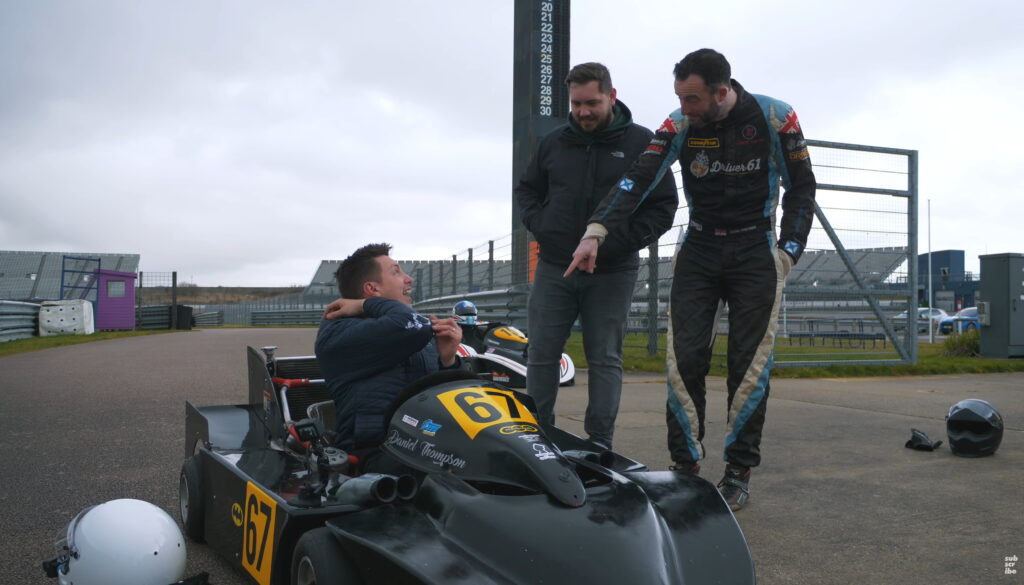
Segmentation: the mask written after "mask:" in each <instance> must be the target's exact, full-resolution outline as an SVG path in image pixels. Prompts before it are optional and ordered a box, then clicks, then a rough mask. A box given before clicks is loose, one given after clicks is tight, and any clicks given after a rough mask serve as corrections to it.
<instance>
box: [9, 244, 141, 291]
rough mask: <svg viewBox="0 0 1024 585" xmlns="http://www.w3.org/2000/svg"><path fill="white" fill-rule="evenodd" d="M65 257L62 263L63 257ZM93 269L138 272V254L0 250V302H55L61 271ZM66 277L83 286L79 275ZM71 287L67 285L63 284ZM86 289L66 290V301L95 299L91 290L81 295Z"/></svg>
mask: <svg viewBox="0 0 1024 585" xmlns="http://www.w3.org/2000/svg"><path fill="white" fill-rule="evenodd" d="M65 257H68V261H67V262H65V261H64V258H65ZM71 258H98V259H99V261H100V263H99V265H98V266H97V265H96V263H95V262H84V261H81V260H71ZM96 268H102V269H105V270H118V271H121V272H138V269H139V255H138V254H99V253H93V252H20V251H11V250H0V299H8V300H56V299H60V298H61V278H62V274H61V272H62V270H64V269H68V270H75V271H85V270H88V271H92V270H94V269H96ZM69 278H73V279H74V281H75V282H74V284H75V285H77V286H81V285H83V284H87V282H86V280H87V277H86V275H84V274H83V273H82V272H76V273H73V275H72V276H69ZM66 284H71V283H66ZM85 292H86V289H83V288H78V289H73V290H71V291H69V293H70V294H71V296H70V297H69V298H86V299H89V300H92V301H95V300H96V291H95V287H93V288H92V290H91V291H88V294H87V295H86V296H84V297H83V296H82V293H85Z"/></svg>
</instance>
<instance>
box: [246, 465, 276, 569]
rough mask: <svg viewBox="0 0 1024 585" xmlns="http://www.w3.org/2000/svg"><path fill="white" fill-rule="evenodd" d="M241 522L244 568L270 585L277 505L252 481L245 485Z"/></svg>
mask: <svg viewBox="0 0 1024 585" xmlns="http://www.w3.org/2000/svg"><path fill="white" fill-rule="evenodd" d="M243 507H244V510H245V514H244V516H245V519H244V521H243V523H242V531H243V535H242V567H244V568H245V570H246V571H249V574H250V575H252V576H253V578H254V579H256V581H257V582H258V583H259V584H260V585H270V569H271V567H272V566H273V560H274V559H273V556H274V520H275V517H276V515H277V502H275V501H274V499H273V498H271V497H270V496H269V495H267V494H265V493H263V490H261V489H260V488H258V487H256V484H254V483H252V482H251V481H250V482H248V483H247V484H246V486H245V505H244V506H243Z"/></svg>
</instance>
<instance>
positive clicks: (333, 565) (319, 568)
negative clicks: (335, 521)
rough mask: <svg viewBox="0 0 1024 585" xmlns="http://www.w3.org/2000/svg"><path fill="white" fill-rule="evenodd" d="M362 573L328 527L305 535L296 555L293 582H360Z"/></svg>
mask: <svg viewBox="0 0 1024 585" xmlns="http://www.w3.org/2000/svg"><path fill="white" fill-rule="evenodd" d="M359 583H360V580H359V573H357V572H356V569H355V567H354V566H353V565H352V561H350V560H349V558H348V555H347V554H346V553H345V551H344V550H343V549H342V548H341V545H339V544H338V541H337V539H336V538H335V537H334V535H333V534H331V529H330V528H327V527H326V526H322V527H320V528H316V529H313V530H310V531H309V532H307V533H305V534H303V535H302V538H300V539H299V542H298V544H296V545H295V553H294V554H293V555H292V585H359Z"/></svg>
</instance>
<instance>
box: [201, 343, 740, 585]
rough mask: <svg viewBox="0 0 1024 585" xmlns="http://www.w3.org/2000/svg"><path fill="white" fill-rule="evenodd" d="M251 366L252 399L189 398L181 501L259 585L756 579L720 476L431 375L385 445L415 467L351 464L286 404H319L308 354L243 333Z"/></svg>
mask: <svg viewBox="0 0 1024 585" xmlns="http://www.w3.org/2000/svg"><path fill="white" fill-rule="evenodd" d="M265 349H267V348H265ZM268 353H270V354H271V355H267V354H268ZM249 367H250V369H249V375H250V392H249V403H248V404H242V405H235V406H206V407H195V406H193V405H191V404H186V453H185V455H186V460H185V464H184V466H183V469H182V480H181V508H182V510H181V512H182V520H183V524H184V526H185V532H186V533H187V534H188V535H189V536H190V537H192V538H193V539H195V540H200V541H205V542H206V543H208V544H209V546H211V547H213V548H214V549H215V550H216V551H217V552H218V553H219V554H220V555H222V556H223V557H224V558H225V559H227V560H228V561H229V562H231V563H233V564H234V565H235V566H236V567H237V568H238V569H239V570H240V571H241V572H242V573H243V574H245V575H247V576H248V577H249V578H250V579H251V580H252V581H253V582H255V583H260V584H261V585H270V584H286V583H295V584H299V583H301V584H303V585H307V584H311V583H321V584H330V583H339V584H341V583H344V584H346V585H355V584H357V583H358V584H367V585H370V584H375V583H388V584H399V583H410V584H435V583H436V584H442V583H444V584H452V583H455V584H459V583H465V584H469V583H473V584H502V585H508V584H520V583H522V584H526V583H587V584H588V585H589V584H595V585H597V584H603V583H607V584H613V583H614V584H620V583H644V584H647V583H650V584H670V583H671V584H683V583H685V584H688V585H689V584H703V583H729V584H735V585H741V584H747V583H754V582H755V577H754V568H753V563H752V561H751V558H750V553H749V550H748V548H747V545H746V541H745V539H744V537H743V534H742V532H741V530H740V528H739V526H738V525H737V523H736V520H735V518H734V517H733V515H732V513H731V512H730V510H729V508H728V506H726V504H725V502H724V501H723V500H722V498H721V496H720V495H719V493H718V491H717V490H716V489H715V487H714V486H713V485H711V484H710V483H708V482H707V481H705V480H703V479H701V478H700V477H697V476H694V475H690V474H681V473H673V472H668V471H649V470H647V468H646V467H644V466H643V465H642V464H640V463H637V462H636V461H633V460H631V459H629V458H626V457H623V456H622V455H619V454H617V453H614V452H611V451H601V450H600V449H599V448H598V447H597V446H595V445H594V444H592V443H590V442H588V441H586V440H584V439H581V438H579V437H577V436H575V435H572V434H570V433H568V432H565V431H563V430H561V429H558V428H556V427H542V426H541V425H539V424H537V422H536V419H535V418H534V414H533V410H532V401H531V400H530V399H529V397H528V396H526V395H524V394H522V393H519V392H517V391H515V390H511V389H509V388H507V387H505V386H502V385H500V384H496V383H494V382H491V381H485V380H481V379H479V378H478V377H472V378H467V377H466V374H465V373H462V374H463V375H462V376H459V375H457V374H456V375H452V374H451V373H448V372H444V373H442V374H445V375H444V376H440V377H434V378H432V379H428V380H425V383H424V384H420V385H418V387H417V388H413V389H410V392H409V393H408V394H407V395H406V396H404V397H403V398H404V401H402V402H401V403H399V404H398V405H397V407H396V409H395V412H394V414H393V416H392V417H391V424H390V427H389V434H388V437H387V440H386V443H385V445H384V449H385V450H386V451H387V452H388V453H389V454H390V455H391V456H393V457H394V458H396V459H399V460H400V461H402V463H404V464H405V465H407V466H408V467H409V468H410V469H411V470H412V473H411V474H410V475H403V476H400V477H393V476H386V475H379V474H364V475H357V474H355V473H354V471H356V470H355V468H354V467H353V465H352V462H351V461H350V460H349V458H348V457H347V455H346V454H344V453H342V452H340V451H339V450H338V449H335V448H333V447H329V446H327V442H326V441H325V438H324V437H323V436H322V426H321V423H320V422H319V421H316V420H309V419H306V420H295V418H294V417H296V416H297V413H298V412H299V411H300V409H303V412H304V413H306V414H314V415H318V416H319V417H320V418H323V419H329V418H330V416H329V412H328V411H329V410H330V409H329V408H325V406H326V405H325V404H323V402H324V401H323V400H320V399H322V398H324V397H325V395H326V394H325V392H326V391H325V389H324V387H323V382H322V381H321V380H317V379H316V378H315V376H318V375H319V374H318V373H317V369H316V365H315V360H313V358H275V357H273V355H272V352H267V351H264V352H260V351H258V350H255V349H253V348H249ZM285 370H289V371H290V373H288V372H285ZM301 370H305V371H304V372H303V371H301ZM297 371H298V374H299V375H297V376H296V377H294V378H286V377H282V375H281V374H286V375H294V374H296V372H297ZM303 373H307V374H310V376H303V375H302V374H303ZM460 378H461V379H460ZM303 417H304V418H305V416H304V415H303Z"/></svg>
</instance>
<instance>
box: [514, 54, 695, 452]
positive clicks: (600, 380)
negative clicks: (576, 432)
mask: <svg viewBox="0 0 1024 585" xmlns="http://www.w3.org/2000/svg"><path fill="white" fill-rule="evenodd" d="M566 84H567V85H568V86H569V100H570V104H571V108H572V111H571V115H570V119H569V123H568V124H566V125H565V126H561V127H559V128H556V129H555V130H554V131H553V132H551V133H550V134H548V135H547V136H546V137H545V138H544V139H543V140H542V141H541V143H540V146H539V147H538V149H537V153H536V155H535V156H534V159H533V161H532V162H531V163H530V166H529V167H528V168H527V170H526V173H525V174H524V175H523V177H522V178H521V180H520V182H519V185H518V186H517V187H516V190H515V196H516V200H517V202H518V205H519V210H520V213H521V217H522V221H523V224H524V225H525V226H526V228H527V229H528V230H530V232H531V233H533V237H534V238H535V239H536V240H537V243H538V244H539V245H540V259H539V261H538V263H537V268H536V271H535V273H534V280H533V287H532V290H531V293H530V300H529V313H528V319H529V321H528V323H529V325H528V333H529V337H530V349H529V357H528V364H527V377H526V388H527V392H529V394H530V395H531V396H532V397H533V399H534V401H535V402H536V404H537V410H538V414H539V416H540V420H541V421H542V422H543V423H545V424H553V423H554V407H555V399H556V396H557V392H558V373H559V360H560V358H561V354H562V351H563V348H564V345H565V341H566V339H567V338H568V337H569V333H570V331H571V329H572V325H573V322H574V321H576V318H577V317H579V318H580V324H581V325H582V328H583V349H584V352H585V354H586V357H587V364H588V367H589V376H588V389H589V402H588V405H587V412H586V419H585V422H584V430H585V431H586V432H587V434H588V435H589V436H590V439H591V440H593V441H595V442H598V443H600V444H602V445H603V446H605V447H611V444H612V435H613V433H614V430H615V417H616V415H617V414H618V410H619V396H620V394H621V393H622V341H623V338H624V337H625V333H626V317H627V315H628V313H629V304H630V300H631V299H632V296H633V287H634V286H635V284H636V276H637V266H638V265H639V260H640V259H639V255H638V254H637V251H638V250H640V249H641V248H644V247H646V246H648V245H649V244H652V243H655V242H657V241H658V238H659V237H660V236H661V235H662V234H663V233H665V232H666V231H667V230H668V228H669V227H671V225H672V219H673V217H674V216H675V211H676V207H677V206H678V196H677V195H676V187H675V181H674V180H673V178H672V176H671V174H670V175H668V176H666V177H664V178H663V179H662V180H661V181H660V182H658V183H657V184H655V185H653V186H652V188H651V193H650V194H649V195H648V196H647V197H646V198H645V199H644V202H643V203H642V204H641V205H640V206H639V207H638V208H637V209H636V210H634V212H633V213H632V214H631V215H630V216H629V220H628V221H626V222H623V223H622V224H620V225H619V226H618V227H617V228H616V229H614V230H611V231H610V232H609V233H608V234H607V236H605V237H604V241H603V245H602V246H601V248H600V252H599V260H598V263H597V265H598V268H597V270H595V271H594V272H593V273H592V274H590V273H580V272H576V273H574V274H572V275H568V276H563V272H564V271H565V269H566V268H567V267H568V266H569V264H570V262H571V261H572V253H573V251H574V250H575V249H576V245H577V244H578V243H579V241H580V237H581V236H582V235H583V233H584V231H585V230H586V227H587V220H588V218H589V217H590V215H591V214H592V213H593V212H594V209H595V208H596V207H597V205H598V204H599V203H600V202H601V200H602V199H603V198H604V196H605V195H607V194H608V192H609V190H610V189H611V188H612V187H613V186H614V185H616V184H617V183H618V181H619V179H620V178H621V177H622V176H623V174H625V173H626V171H627V170H629V166H630V164H631V162H632V161H633V160H635V159H636V157H637V156H638V155H639V154H640V153H641V152H642V151H643V149H644V148H645V147H646V146H647V145H648V144H649V143H650V141H651V138H652V136H653V133H652V132H651V131H650V130H648V129H646V128H644V127H643V126H640V125H637V124H634V123H633V118H632V114H631V113H630V111H629V108H627V107H626V104H624V103H622V102H621V101H618V100H617V99H616V91H615V89H614V88H613V87H612V81H611V74H610V73H609V72H608V69H607V68H606V67H605V66H604V65H601V64H600V63H583V64H581V65H577V66H576V67H573V68H572V70H570V71H569V75H568V76H567V77H566Z"/></svg>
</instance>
